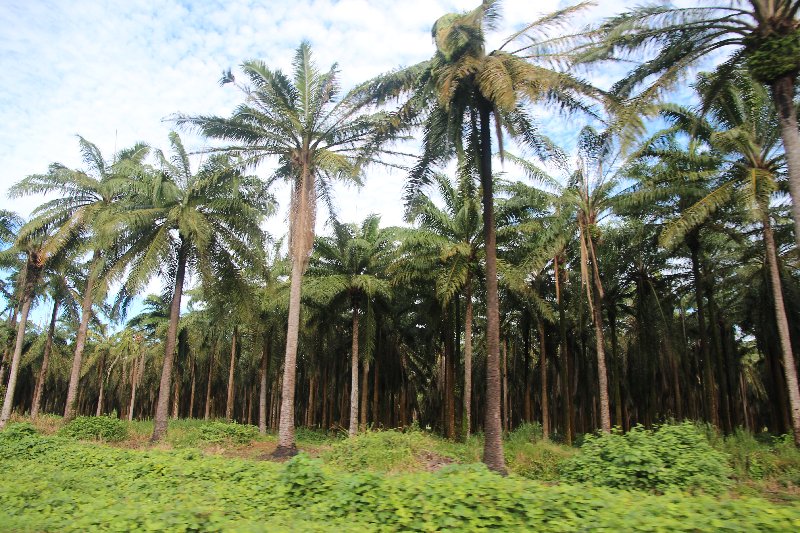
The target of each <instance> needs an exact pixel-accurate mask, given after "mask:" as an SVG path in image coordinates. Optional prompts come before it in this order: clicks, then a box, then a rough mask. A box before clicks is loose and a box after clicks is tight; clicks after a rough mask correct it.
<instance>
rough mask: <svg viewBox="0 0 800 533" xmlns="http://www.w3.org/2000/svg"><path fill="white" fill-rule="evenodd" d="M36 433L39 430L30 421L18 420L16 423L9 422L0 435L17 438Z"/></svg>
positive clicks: (8, 438) (11, 438) (4, 437)
mask: <svg viewBox="0 0 800 533" xmlns="http://www.w3.org/2000/svg"><path fill="white" fill-rule="evenodd" d="M38 434H39V432H38V431H37V430H36V428H35V427H34V425H33V424H31V423H30V422H19V423H17V424H9V425H8V427H6V429H5V431H3V432H2V433H0V437H2V438H3V439H6V440H19V439H24V438H26V437H32V436H35V435H38Z"/></svg>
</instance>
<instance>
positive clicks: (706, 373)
mask: <svg viewBox="0 0 800 533" xmlns="http://www.w3.org/2000/svg"><path fill="white" fill-rule="evenodd" d="M685 240H686V245H687V246H688V247H689V252H690V253H691V259H692V277H693V278H694V296H695V302H696V304H697V322H698V332H699V335H700V338H699V341H700V352H701V354H702V356H703V386H704V390H705V395H706V401H705V408H706V420H708V421H709V422H711V423H712V424H713V425H715V426H717V427H719V418H718V413H717V394H716V391H715V388H714V371H713V368H712V366H711V349H710V347H709V342H708V330H707V329H706V318H705V313H706V306H705V300H704V297H703V293H704V292H705V289H704V283H703V277H702V275H701V274H700V239H699V231H698V230H696V229H695V230H692V231H691V232H689V234H687V236H686V239H685Z"/></svg>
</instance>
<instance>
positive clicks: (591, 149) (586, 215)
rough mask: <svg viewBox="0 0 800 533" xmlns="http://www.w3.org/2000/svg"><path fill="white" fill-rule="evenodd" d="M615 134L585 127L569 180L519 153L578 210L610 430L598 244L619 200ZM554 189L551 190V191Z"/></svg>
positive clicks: (562, 207) (526, 166)
mask: <svg viewBox="0 0 800 533" xmlns="http://www.w3.org/2000/svg"><path fill="white" fill-rule="evenodd" d="M614 159H615V152H614V151H613V137H612V136H611V134H610V133H609V132H601V133H599V132H596V131H595V130H594V129H593V128H591V127H588V126H587V127H584V128H583V130H582V131H581V134H580V138H579V141H578V162H577V168H576V170H575V171H574V172H573V173H572V175H571V176H570V178H569V182H568V184H567V186H566V187H565V186H563V185H562V184H560V183H559V182H558V181H556V180H554V179H552V178H551V177H550V176H549V175H548V174H547V173H546V172H544V171H543V170H541V169H540V168H538V167H537V166H536V165H534V164H532V163H530V162H528V161H524V160H522V159H519V158H514V160H515V161H516V162H517V163H519V164H520V165H521V166H522V168H523V170H524V171H525V172H526V174H528V176H529V177H531V178H533V179H534V180H537V181H539V182H542V183H543V184H545V185H546V186H547V187H549V188H551V189H554V190H555V194H553V195H552V201H553V202H554V204H556V205H558V206H559V207H558V210H559V211H561V212H564V213H572V214H574V218H573V219H572V222H573V224H574V227H575V229H577V233H578V243H579V249H580V271H581V284H582V288H584V289H585V290H586V301H587V303H588V305H589V310H590V312H591V315H592V322H593V324H594V330H595V346H596V353H597V374H598V386H599V397H600V424H601V429H602V430H603V431H604V432H606V433H608V432H610V431H611V410H610V407H609V405H610V404H609V399H608V377H607V376H608V373H607V371H606V356H605V335H604V333H603V300H604V299H605V291H604V288H603V281H602V278H601V276H600V266H599V264H598V261H597V246H596V242H597V240H598V236H599V232H600V228H599V226H598V224H599V222H600V219H601V218H602V217H603V216H606V215H608V214H609V210H610V209H611V208H612V207H613V206H614V205H615V203H616V202H617V201H618V198H617V197H616V194H615V193H616V192H618V191H617V190H616V189H617V186H618V177H617V175H616V170H617V169H616V168H615V163H614ZM551 194H552V193H551Z"/></svg>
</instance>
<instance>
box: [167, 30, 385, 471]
mask: <svg viewBox="0 0 800 533" xmlns="http://www.w3.org/2000/svg"><path fill="white" fill-rule="evenodd" d="M242 69H243V70H244V73H245V75H246V76H247V78H248V79H249V82H250V85H249V86H246V85H238V84H237V85H238V86H239V88H240V89H241V90H242V92H243V93H244V94H245V96H246V101H245V103H244V104H242V105H240V106H239V107H238V108H237V109H236V111H235V112H234V113H233V115H232V116H231V117H230V118H223V117H212V116H178V117H177V122H178V123H179V124H185V125H190V126H194V127H195V128H197V129H199V130H200V131H201V132H202V133H203V134H205V135H207V136H209V137H213V138H217V139H222V140H225V141H229V142H232V143H234V144H232V145H230V146H227V147H225V148H223V149H221V150H223V151H228V152H235V153H237V154H240V155H241V157H243V159H244V162H245V163H246V164H248V165H257V164H258V163H260V162H262V161H265V160H268V159H272V158H275V159H277V161H278V165H279V166H278V169H277V171H276V172H275V175H274V178H277V179H284V180H286V181H288V182H290V183H291V185H292V193H291V205H290V208H289V252H290V255H291V262H292V271H291V278H290V279H291V290H290V297H289V321H288V325H287V334H286V352H285V357H284V366H283V367H284V370H283V390H282V395H281V410H280V412H281V414H280V427H279V430H278V447H277V449H276V451H275V455H276V456H281V455H293V454H295V453H296V452H297V447H296V444H295V436H294V433H295V432H294V423H295V415H294V397H295V374H296V370H297V341H298V333H299V327H300V293H301V284H302V279H303V273H304V272H305V270H306V268H307V266H308V260H309V256H310V253H311V247H312V245H313V243H314V226H315V222H316V210H317V197H318V196H320V195H324V196H327V192H328V191H329V190H330V187H331V185H332V183H333V181H334V180H337V179H339V180H345V181H354V182H358V181H359V179H360V177H361V175H362V171H363V168H364V166H365V165H366V164H367V163H370V162H373V161H376V159H375V156H376V155H377V154H379V153H381V146H382V144H383V142H384V141H385V140H387V137H388V135H389V133H390V130H391V128H390V127H389V124H388V122H387V117H386V116H385V115H384V114H383V113H374V114H371V113H367V112H366V111H365V109H366V106H367V105H368V104H369V103H370V101H369V99H367V98H364V97H363V95H362V94H360V93H358V92H350V93H347V94H344V95H341V90H340V87H339V71H338V68H337V66H336V65H333V66H332V67H331V68H330V70H328V71H327V72H320V71H319V70H318V69H317V67H316V65H315V64H314V61H313V59H312V55H311V47H310V46H309V44H308V43H307V42H303V43H301V44H300V46H299V47H298V49H297V51H296V52H295V56H294V63H293V72H292V76H291V77H289V76H287V75H286V74H284V73H283V72H281V71H280V70H273V69H270V68H269V67H267V65H266V64H265V63H264V62H262V61H246V62H245V63H244V64H243V65H242ZM222 82H223V83H229V82H233V83H236V81H235V79H234V76H233V75H232V73H231V72H230V71H228V72H226V73H225V75H224V76H223V79H222Z"/></svg>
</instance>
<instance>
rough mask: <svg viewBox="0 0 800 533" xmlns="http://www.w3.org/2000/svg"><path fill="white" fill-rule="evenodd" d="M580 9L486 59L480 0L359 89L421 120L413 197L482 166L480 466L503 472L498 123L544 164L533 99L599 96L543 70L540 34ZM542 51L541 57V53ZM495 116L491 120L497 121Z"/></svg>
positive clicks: (548, 45)
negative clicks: (429, 54) (432, 48)
mask: <svg viewBox="0 0 800 533" xmlns="http://www.w3.org/2000/svg"><path fill="white" fill-rule="evenodd" d="M580 7H581V6H578V7H575V8H567V9H564V10H561V11H558V12H555V13H552V14H550V15H546V16H545V17H542V18H541V19H539V20H538V21H536V22H534V23H533V24H530V25H529V26H526V27H525V28H524V29H523V30H522V31H520V32H518V33H516V34H514V35H513V36H511V38H509V39H508V40H507V41H506V42H505V43H504V44H503V45H502V46H501V47H500V48H499V49H497V50H494V51H491V52H487V50H486V31H487V30H491V29H492V28H493V27H494V25H495V23H496V21H497V20H498V18H499V1H498V0H484V2H482V3H481V5H479V6H478V7H476V8H475V9H473V10H471V11H468V12H465V13H450V14H448V15H445V16H443V17H441V18H440V19H439V20H437V21H436V23H435V24H434V26H433V29H432V30H431V33H432V36H433V38H434V41H435V43H436V53H435V55H434V56H433V58H432V59H430V60H428V61H426V62H423V63H420V64H418V65H414V66H412V67H409V68H407V69H404V70H401V71H399V72H396V73H393V74H389V75H387V76H383V77H381V78H379V79H377V80H375V81H373V82H370V83H367V84H365V85H364V87H363V89H362V90H363V91H364V93H372V94H373V95H377V96H376V98H377V99H378V100H379V101H383V100H385V99H388V98H390V97H395V96H398V95H402V94H410V95H411V97H410V98H409V99H408V101H407V103H406V104H405V105H404V106H403V107H402V108H401V109H400V111H399V112H398V114H397V115H398V118H399V119H407V120H412V121H413V119H416V118H417V117H419V116H423V117H424V135H423V154H422V156H421V157H420V158H419V161H418V163H417V165H416V167H415V168H414V170H413V171H412V173H411V176H410V178H409V181H408V185H407V189H408V192H409V197H411V198H413V196H414V195H415V194H416V191H418V190H419V188H420V187H421V186H422V185H424V184H425V183H427V182H428V181H430V177H431V174H432V172H433V168H434V166H435V165H437V164H442V163H445V162H446V161H448V160H449V159H452V158H453V157H454V156H456V155H458V156H459V157H461V158H462V160H464V161H465V164H466V165H468V166H473V167H474V168H476V169H478V174H479V176H480V184H481V191H482V203H483V225H484V242H485V246H486V308H487V330H486V344H487V348H486V353H487V360H486V364H487V371H486V406H487V407H486V420H485V424H484V431H485V434H486V439H485V446H484V457H483V461H484V462H485V463H486V464H487V466H489V468H491V469H492V470H495V471H497V472H501V473H505V472H506V468H505V459H504V457H503V442H502V427H501V421H500V317H499V313H500V305H499V297H498V292H497V291H498V289H497V250H496V235H495V216H494V193H493V180H492V121H494V131H495V132H496V133H497V137H498V139H497V141H498V148H499V150H500V153H501V154H502V152H503V135H504V134H506V135H508V136H511V137H514V138H517V139H518V140H519V141H521V142H522V143H523V144H526V145H528V146H529V147H530V148H532V149H533V150H534V151H536V152H537V154H539V155H540V156H541V157H548V156H550V155H551V145H550V143H549V142H548V141H547V140H546V139H544V138H543V137H541V136H540V135H538V134H537V132H536V129H535V127H534V120H533V117H532V116H531V115H530V113H529V112H528V111H527V110H526V109H525V105H526V104H528V103H530V102H542V101H549V102H554V103H557V105H559V106H561V107H563V108H566V109H586V106H585V105H584V104H583V102H582V100H581V95H582V94H587V93H588V94H596V91H594V90H593V89H592V88H591V87H590V86H588V85H587V84H585V83H583V82H581V81H580V80H577V79H575V78H573V77H571V76H569V75H567V74H564V73H560V72H555V71H553V70H551V69H549V68H546V67H542V66H538V65H537V64H535V63H534V62H537V61H538V60H539V59H543V58H546V59H545V61H546V60H547V59H552V58H553V55H552V51H553V50H552V48H553V46H552V45H553V42H552V41H549V40H547V39H542V40H540V39H538V38H537V37H534V36H533V35H534V33H533V32H537V36H541V35H543V34H544V33H546V31H547V30H548V29H550V28H552V27H554V26H558V25H560V24H561V23H562V22H563V20H564V18H565V17H567V16H568V15H570V14H571V13H573V12H574V11H575V10H576V9H579V8H580ZM522 35H526V36H529V37H531V39H532V41H533V44H530V45H528V46H526V47H524V48H523V50H524V51H525V53H526V54H528V55H527V56H526V57H527V59H528V60H526V59H524V58H523V57H521V56H520V55H515V54H513V53H509V52H507V51H505V50H503V48H505V47H506V46H507V45H509V44H510V43H512V42H514V41H515V40H516V39H517V38H519V37H521V36H522ZM539 53H541V55H539ZM493 119H494V120H493Z"/></svg>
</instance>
